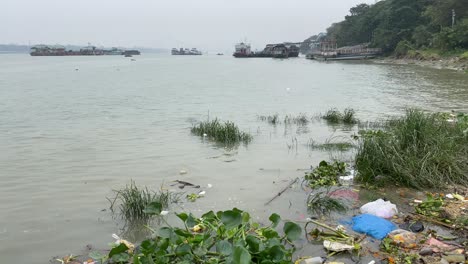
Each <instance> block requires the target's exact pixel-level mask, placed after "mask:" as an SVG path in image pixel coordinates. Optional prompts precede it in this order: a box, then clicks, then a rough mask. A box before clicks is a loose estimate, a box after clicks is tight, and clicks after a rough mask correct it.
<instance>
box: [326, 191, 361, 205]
mask: <svg viewBox="0 0 468 264" xmlns="http://www.w3.org/2000/svg"><path fill="white" fill-rule="evenodd" d="M328 196H330V197H332V198H335V199H343V200H350V201H353V202H356V201H357V200H358V199H359V194H358V193H357V192H355V191H353V190H350V189H338V190H335V191H332V192H330V193H329V194H328Z"/></svg>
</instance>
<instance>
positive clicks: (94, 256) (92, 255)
mask: <svg viewBox="0 0 468 264" xmlns="http://www.w3.org/2000/svg"><path fill="white" fill-rule="evenodd" d="M88 256H89V257H90V258H92V259H94V260H101V259H104V258H105V257H107V256H106V255H104V254H102V253H101V252H99V251H93V252H91V253H89V255H88Z"/></svg>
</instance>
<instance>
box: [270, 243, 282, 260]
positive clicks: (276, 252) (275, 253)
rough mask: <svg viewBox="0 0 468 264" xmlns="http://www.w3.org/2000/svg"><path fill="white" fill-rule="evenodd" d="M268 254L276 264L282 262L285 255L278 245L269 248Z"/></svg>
mask: <svg viewBox="0 0 468 264" xmlns="http://www.w3.org/2000/svg"><path fill="white" fill-rule="evenodd" d="M268 253H269V255H270V256H271V258H272V259H273V260H275V261H277V262H278V261H280V260H283V258H284V255H285V253H284V250H283V249H282V248H281V246H280V245H276V246H273V247H271V248H270V250H269V252H268Z"/></svg>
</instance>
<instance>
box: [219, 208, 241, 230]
mask: <svg viewBox="0 0 468 264" xmlns="http://www.w3.org/2000/svg"><path fill="white" fill-rule="evenodd" d="M221 222H222V223H223V224H224V225H225V226H226V228H227V229H231V228H234V227H237V226H239V225H240V224H242V214H241V213H240V212H239V211H233V210H228V211H224V212H222V214H221Z"/></svg>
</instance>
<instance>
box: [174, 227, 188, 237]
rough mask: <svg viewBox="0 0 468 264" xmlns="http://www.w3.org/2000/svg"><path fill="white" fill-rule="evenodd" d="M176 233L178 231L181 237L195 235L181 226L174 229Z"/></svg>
mask: <svg viewBox="0 0 468 264" xmlns="http://www.w3.org/2000/svg"><path fill="white" fill-rule="evenodd" d="M174 233H176V234H177V235H179V236H181V237H193V235H192V233H190V232H188V231H186V230H183V229H180V228H176V229H175V230H174Z"/></svg>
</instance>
